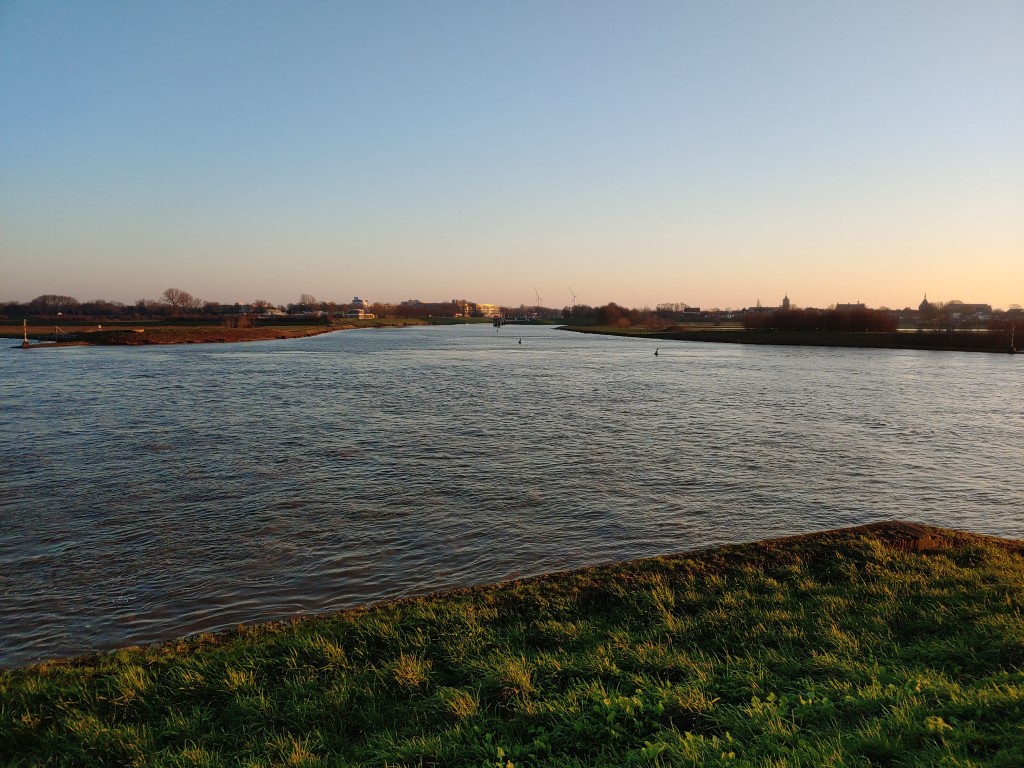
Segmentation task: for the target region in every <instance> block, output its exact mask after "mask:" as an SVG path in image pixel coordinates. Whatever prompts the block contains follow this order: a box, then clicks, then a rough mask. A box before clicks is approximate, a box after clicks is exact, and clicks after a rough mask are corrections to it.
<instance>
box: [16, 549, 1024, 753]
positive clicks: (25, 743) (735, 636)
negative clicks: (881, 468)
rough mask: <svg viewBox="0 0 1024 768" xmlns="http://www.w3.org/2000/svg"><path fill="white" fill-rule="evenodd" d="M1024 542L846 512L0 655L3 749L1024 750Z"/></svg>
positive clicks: (873, 751) (260, 751) (390, 751)
mask: <svg viewBox="0 0 1024 768" xmlns="http://www.w3.org/2000/svg"><path fill="white" fill-rule="evenodd" d="M1022 602H1024V559H1022V557H1021V555H1020V553H1019V551H1014V550H1012V549H1008V548H1006V547H1002V546H999V545H997V544H993V543H990V542H988V541H986V540H983V539H976V538H969V537H961V539H960V541H959V543H957V544H956V545H955V546H950V547H946V548H944V549H940V550H936V551H929V552H906V551H901V550H898V549H895V548H894V547H892V546H889V545H887V544H885V543H883V542H882V541H881V540H880V539H879V538H878V537H877V536H875V535H872V534H868V533H864V532H863V531H861V532H858V531H850V532H835V533H830V534H821V535H816V536H813V537H807V538H802V539H796V540H789V541H783V542H778V543H766V544H755V545H747V546H742V547H728V548H724V549H720V550H715V551H711V552H703V553H696V554H692V555H685V556H678V557H671V558H658V559H653V560H644V561H637V562H633V563H628V564H623V565H617V566H611V567H605V568H596V569H588V570H584V571H579V572H574V573H569V574H557V575H553V576H548V577H544V578H540V579H533V580H527V581H522V582H514V583H509V584H504V585H497V586H492V587H484V588H477V589H471V590H464V591H460V592H457V593H452V594H448V595H440V596H432V597H427V598H421V599H412V600H406V601H401V602H397V603H390V604H382V605H379V606H376V607H372V608H368V609H357V610H352V611H346V612H342V613H338V614H333V615H330V616H325V617H318V618H314V619H308V620H303V621H295V622H291V623H282V624H272V625H262V626H253V627H240V628H239V629H238V630H237V631H235V632H231V633H225V634H221V635H202V636H199V637H196V638H192V639H189V640H184V641H180V642H177V643H170V644H167V645H165V646H162V647H158V648H148V649H126V650H121V651H117V652H115V653H111V654H107V655H100V656H95V657H89V658H83V659H79V660H74V661H70V662H53V663H49V664H44V665H40V666H37V667H33V668H27V669H22V670H14V671H7V672H2V673H0V762H3V763H4V764H6V765H53V766H62V765H68V766H70V765H112V766H113V765H118V766H119V765H146V766H151V765H152V766H186V765H187V766H193V765H194V766H213V765H243V766H270V765H296V766H314V765H373V766H400V765H407V766H421V765H450V766H461V765H472V766H502V767H504V768H507V766H509V765H514V766H534V765H555V766H595V765H597V766H602V765H603V766H627V765H645V766H675V765H679V766H705V765H707V766H718V765H721V766H765V768H768V767H769V766H790V765H792V766H798V765H799V766H876V765H877V766H887V765H892V766H940V765H941V766H981V765H985V766H1020V765H1024V671H1022V664H1024V618H1022V615H1021V607H1022Z"/></svg>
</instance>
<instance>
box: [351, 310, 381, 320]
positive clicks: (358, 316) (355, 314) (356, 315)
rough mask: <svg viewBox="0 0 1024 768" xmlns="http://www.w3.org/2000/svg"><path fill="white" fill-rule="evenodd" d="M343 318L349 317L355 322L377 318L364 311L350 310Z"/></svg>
mask: <svg viewBox="0 0 1024 768" xmlns="http://www.w3.org/2000/svg"><path fill="white" fill-rule="evenodd" d="M345 317H351V318H353V319H355V320H374V319H376V317H377V316H376V315H375V314H373V313H372V312H367V311H366V310H365V309H350V310H349V311H348V313H347V314H346V315H345Z"/></svg>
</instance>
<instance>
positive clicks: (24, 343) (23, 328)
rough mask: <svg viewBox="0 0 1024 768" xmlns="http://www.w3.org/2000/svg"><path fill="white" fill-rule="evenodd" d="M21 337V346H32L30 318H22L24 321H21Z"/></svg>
mask: <svg viewBox="0 0 1024 768" xmlns="http://www.w3.org/2000/svg"><path fill="white" fill-rule="evenodd" d="M21 337H22V342H21V348H22V349H28V348H29V347H30V346H32V345H31V344H29V343H28V319H22V321H21Z"/></svg>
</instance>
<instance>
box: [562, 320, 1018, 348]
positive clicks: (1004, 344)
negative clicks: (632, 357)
mask: <svg viewBox="0 0 1024 768" xmlns="http://www.w3.org/2000/svg"><path fill="white" fill-rule="evenodd" d="M565 329H566V330H568V331H576V332H577V333H597V334H603V335H607V336H629V337H632V338H644V339H658V340H663V341H701V342H715V343H719V344H778V345H784V346H803V347H862V348H866V349H925V350H935V351H943V352H1003V353H1006V352H1009V351H1010V342H1009V340H1008V339H1007V338H1006V337H1005V334H999V333H989V332H984V331H981V332H966V331H960V332H946V331H920V332H913V331H912V332H895V333H851V332H829V331H746V330H741V329H735V328H728V329H725V328H724V329H717V328H712V329H708V330H697V329H693V328H687V329H681V328H668V329H665V330H659V331H652V330H648V329H646V328H612V327H609V326H566V327H565Z"/></svg>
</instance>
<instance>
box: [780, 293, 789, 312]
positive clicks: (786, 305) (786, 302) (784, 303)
mask: <svg viewBox="0 0 1024 768" xmlns="http://www.w3.org/2000/svg"><path fill="white" fill-rule="evenodd" d="M782 309H783V311H786V310H788V309H789V294H788V293H787V294H786V297H785V298H784V299H783V300H782Z"/></svg>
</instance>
